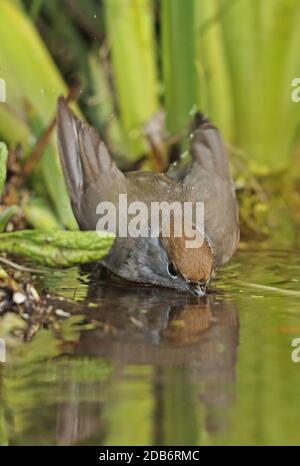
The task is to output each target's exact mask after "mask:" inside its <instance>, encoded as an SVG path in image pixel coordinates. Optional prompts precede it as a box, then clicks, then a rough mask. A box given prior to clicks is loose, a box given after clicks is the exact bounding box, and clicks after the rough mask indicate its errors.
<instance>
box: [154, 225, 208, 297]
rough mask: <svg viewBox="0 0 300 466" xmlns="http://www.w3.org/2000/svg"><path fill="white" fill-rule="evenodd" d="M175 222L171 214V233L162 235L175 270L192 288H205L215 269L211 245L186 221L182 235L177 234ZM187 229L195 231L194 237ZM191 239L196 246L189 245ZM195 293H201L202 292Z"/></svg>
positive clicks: (162, 240)
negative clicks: (188, 233)
mask: <svg viewBox="0 0 300 466" xmlns="http://www.w3.org/2000/svg"><path fill="white" fill-rule="evenodd" d="M174 223H175V221H174V217H173V216H171V218H170V235H169V236H168V237H161V242H162V244H163V246H164V248H165V249H166V251H167V253H168V256H169V259H170V261H171V263H172V267H173V268H174V270H173V272H174V274H175V273H176V274H177V273H178V274H180V275H181V276H182V277H183V279H184V280H185V281H186V282H187V286H189V285H190V286H191V288H199V286H200V287H201V289H202V290H203V289H205V285H206V284H207V283H208V282H209V280H210V278H211V275H212V271H213V265H214V257H213V252H212V250H211V247H210V245H209V243H208V241H207V240H206V239H205V237H204V235H203V234H202V233H201V232H200V231H199V230H197V229H196V228H195V227H193V226H192V225H187V224H186V223H185V225H184V227H183V228H182V235H181V236H177V235H176V233H175V231H176V230H175V227H174ZM187 226H188V227H189V228H188V229H187ZM186 231H189V232H190V231H193V233H194V237H193V238H191V237H189V236H187V235H186ZM191 241H192V242H193V243H194V247H188V246H191V245H192V244H191ZM171 272H172V271H171ZM195 294H197V295H199V294H200V293H195Z"/></svg>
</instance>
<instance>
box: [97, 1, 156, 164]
mask: <svg viewBox="0 0 300 466" xmlns="http://www.w3.org/2000/svg"><path fill="white" fill-rule="evenodd" d="M105 7H106V24H107V30H108V36H109V45H110V47H111V53H112V66H113V71H114V74H113V78H114V84H115V88H116V95H117V99H118V104H119V107H120V114H121V121H122V124H123V127H124V132H125V133H126V136H127V137H128V142H129V144H130V148H131V151H132V159H133V160H134V159H136V158H137V157H138V156H140V155H141V154H142V153H144V152H145V149H146V145H145V141H144V139H143V137H142V133H143V125H144V124H145V123H146V122H147V121H148V120H149V119H150V118H151V117H152V116H153V114H154V113H155V112H157V110H158V108H159V102H158V81H157V71H156V63H155V54H154V51H155V42H154V31H153V13H152V9H151V4H150V2H149V1H148V0H131V1H130V2H128V1H127V0H106V2H105Z"/></svg>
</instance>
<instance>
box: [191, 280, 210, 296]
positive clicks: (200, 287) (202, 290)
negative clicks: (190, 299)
mask: <svg viewBox="0 0 300 466" xmlns="http://www.w3.org/2000/svg"><path fill="white" fill-rule="evenodd" d="M186 287H187V289H188V290H189V292H190V293H192V295H194V296H197V298H202V297H203V296H205V295H206V283H199V282H187V284H186Z"/></svg>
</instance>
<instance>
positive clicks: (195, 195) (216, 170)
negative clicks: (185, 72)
mask: <svg viewBox="0 0 300 466" xmlns="http://www.w3.org/2000/svg"><path fill="white" fill-rule="evenodd" d="M190 152H191V156H192V160H191V161H190V162H189V163H188V164H187V163H186V164H185V165H184V166H180V165H179V167H174V166H171V167H170V169H169V171H168V175H169V176H170V177H171V178H173V179H174V180H176V181H177V182H178V183H179V184H180V185H181V189H182V197H183V199H184V200H186V201H192V202H193V203H196V202H203V203H204V228H205V233H206V235H207V237H208V239H209V240H210V242H211V245H212V248H213V252H214V255H215V262H216V266H219V265H221V264H223V263H224V262H226V261H227V260H229V259H230V257H231V256H232V254H233V253H234V251H235V249H236V247H237V244H238V241H239V221H238V205H237V201H236V197H235V192H234V188H233V184H232V181H231V178H230V173H229V165H228V157H227V153H226V149H225V147H224V143H223V140H222V137H221V135H220V132H219V130H218V129H217V128H216V127H215V126H213V124H212V123H211V122H210V121H209V120H207V119H206V118H204V117H203V116H202V115H201V114H198V115H197V116H196V118H195V121H194V128H193V132H192V134H191V147H190Z"/></svg>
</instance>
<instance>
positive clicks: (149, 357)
mask: <svg viewBox="0 0 300 466" xmlns="http://www.w3.org/2000/svg"><path fill="white" fill-rule="evenodd" d="M299 272H300V255H299V251H297V250H293V249H291V248H284V249H280V248H277V249H268V248H266V247H264V246H263V245H262V246H258V245H255V247H253V248H250V247H248V248H246V249H242V250H240V251H239V252H238V253H237V254H236V256H235V258H234V260H233V261H232V262H230V264H229V265H228V266H226V267H225V268H224V269H222V271H220V272H219V275H218V278H217V280H216V281H215V282H214V287H213V289H212V292H211V293H210V294H209V296H207V297H206V298H202V299H196V298H194V297H192V296H189V295H183V294H177V293H175V292H174V291H172V290H164V289H155V288H143V287H135V286H130V287H128V285H127V284H126V285H125V284H121V283H113V282H112V281H111V280H108V279H107V278H106V277H105V276H104V277H103V274H102V273H99V274H97V275H93V277H92V279H91V278H90V277H89V275H88V274H87V272H83V271H79V270H77V269H73V270H70V271H68V272H66V271H63V272H62V271H56V272H54V273H53V272H52V273H51V274H47V276H44V277H39V279H38V281H39V286H40V287H47V288H49V290H50V291H51V292H52V293H53V294H59V295H61V296H65V297H67V298H70V299H72V300H73V301H74V303H72V302H69V303H67V304H66V303H61V304H60V307H63V308H64V309H65V310H67V311H70V312H72V314H74V315H73V316H72V317H71V318H69V319H66V320H65V321H64V323H63V325H62V329H60V330H59V332H57V333H56V334H54V333H53V332H51V331H48V330H42V331H40V332H39V333H38V334H37V336H36V337H35V338H34V339H33V340H32V341H30V342H28V343H22V344H17V343H16V342H15V341H12V342H10V344H9V348H8V362H7V363H6V364H2V365H1V366H0V396H1V407H0V442H1V443H2V444H12V445H19V444H20V445H24V444H31V445H32V444H33V445H39V444H46V445H57V444H58V445H73V444H75V445H82V444H84V445H90V444H92V445H114V444H115V445H185V444H186V445H189V444H194V445H211V444H212V445H213V444H217V445H220V444H221V445H223V444H225V445H227V444H229V445H230V444H233V445H237V444H256V445H257V444H268V445H269V444H271V445H272V444H300V425H299V419H300V402H299V399H300V398H299V389H300V363H299V364H296V363H293V362H292V359H291V353H292V350H293V348H292V347H291V342H292V340H293V339H294V338H296V337H300V281H299V280H300V273H299ZM104 275H105V274H104ZM83 316H88V320H87V319H84V317H83Z"/></svg>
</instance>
